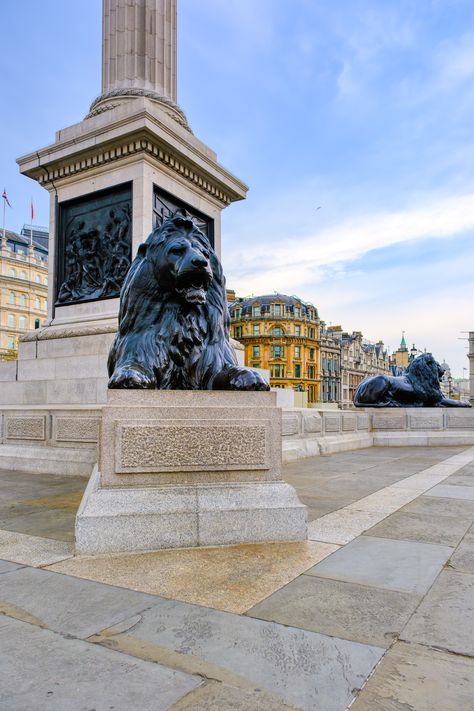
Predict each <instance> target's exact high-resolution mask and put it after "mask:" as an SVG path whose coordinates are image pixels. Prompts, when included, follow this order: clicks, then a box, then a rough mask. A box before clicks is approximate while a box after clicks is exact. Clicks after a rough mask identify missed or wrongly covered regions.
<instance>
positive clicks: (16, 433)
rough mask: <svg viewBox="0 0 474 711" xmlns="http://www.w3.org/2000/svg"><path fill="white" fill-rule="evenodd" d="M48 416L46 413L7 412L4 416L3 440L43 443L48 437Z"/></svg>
mask: <svg viewBox="0 0 474 711" xmlns="http://www.w3.org/2000/svg"><path fill="white" fill-rule="evenodd" d="M48 425H49V416H48V415H47V414H46V413H36V414H23V413H15V412H13V413H12V412H7V413H5V414H4V435H5V440H6V441H7V442H8V441H9V440H22V441H23V440H25V441H29V440H33V441H40V442H44V441H45V440H46V438H47V436H48V434H49V433H48V432H47V427H48Z"/></svg>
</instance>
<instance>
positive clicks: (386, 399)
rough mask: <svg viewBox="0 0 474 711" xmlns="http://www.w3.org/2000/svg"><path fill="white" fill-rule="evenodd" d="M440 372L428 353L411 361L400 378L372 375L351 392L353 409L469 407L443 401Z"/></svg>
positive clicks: (456, 402) (436, 363) (459, 402)
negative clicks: (353, 393) (354, 407)
mask: <svg viewBox="0 0 474 711" xmlns="http://www.w3.org/2000/svg"><path fill="white" fill-rule="evenodd" d="M443 375H444V368H442V367H441V366H440V364H439V363H438V362H437V361H436V360H435V359H434V358H433V356H432V355H431V353H423V355H421V356H418V358H414V360H413V361H412V362H411V363H410V365H409V366H408V368H407V369H406V370H405V372H404V373H402V375H398V376H390V375H384V374H380V375H373V376H372V377H371V378H366V380H363V381H362V382H361V383H360V384H359V385H358V386H357V389H356V391H355V395H354V405H355V406H356V407H471V405H470V404H469V403H468V402H463V401H461V400H451V399H449V398H447V397H444V395H443V393H442V392H441V388H440V381H441V379H442V377H443Z"/></svg>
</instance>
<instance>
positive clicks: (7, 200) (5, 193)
mask: <svg viewBox="0 0 474 711" xmlns="http://www.w3.org/2000/svg"><path fill="white" fill-rule="evenodd" d="M2 198H3V199H4V200H5V203H6V204H7V205H8V207H11V205H10V201H9V199H8V196H7V191H6V189H5V188H3V195H2Z"/></svg>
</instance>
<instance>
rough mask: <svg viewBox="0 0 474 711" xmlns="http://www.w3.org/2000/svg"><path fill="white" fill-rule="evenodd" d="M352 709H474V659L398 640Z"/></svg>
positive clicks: (377, 710)
mask: <svg viewBox="0 0 474 711" xmlns="http://www.w3.org/2000/svg"><path fill="white" fill-rule="evenodd" d="M351 711H474V660H473V659H467V658H466V657H460V656H457V655H454V654H447V653H445V652H441V651H438V650H435V649H427V648H426V647H421V646H419V645H416V644H405V643H403V642H398V643H396V644H395V645H394V646H393V647H392V649H390V650H389V651H388V653H387V654H386V655H385V657H384V658H383V659H382V661H381V663H380V665H379V666H378V667H377V669H376V671H375V674H374V675H373V676H372V677H371V678H370V679H369V681H368V682H367V685H366V686H365V687H364V689H363V690H362V691H361V693H360V694H359V697H358V698H357V700H356V701H355V702H354V704H353V705H352V706H351Z"/></svg>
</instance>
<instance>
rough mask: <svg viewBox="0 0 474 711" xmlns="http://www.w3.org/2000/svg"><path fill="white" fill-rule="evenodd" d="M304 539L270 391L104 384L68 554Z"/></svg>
mask: <svg viewBox="0 0 474 711" xmlns="http://www.w3.org/2000/svg"><path fill="white" fill-rule="evenodd" d="M306 537H307V528H306V507H305V506H303V504H301V502H300V501H299V499H298V497H297V495H296V492H295V490H294V489H293V488H292V487H291V486H290V485H289V484H286V483H285V482H284V481H282V479H281V410H280V409H279V408H277V407H276V396H275V394H274V393H266V392H217V391H216V392H207V391H163V390H161V391H160V390H156V391H140V390H134V391H133V390H132V391H126V390H117V391H109V394H108V403H107V405H106V406H105V407H104V408H103V411H102V425H101V434H100V443H99V463H98V466H97V467H96V469H95V470H94V473H93V475H92V477H91V480H90V482H89V485H88V487H87V489H86V492H85V494H84V498H83V501H82V503H81V506H80V508H79V511H78V514H77V519H76V552H77V553H78V554H83V555H95V554H99V553H115V552H120V551H141V550H157V549H161V548H177V547H194V546H216V545H230V544H238V543H257V542H263V541H299V540H305V539H306Z"/></svg>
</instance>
